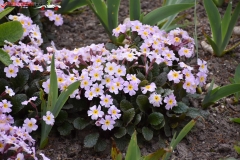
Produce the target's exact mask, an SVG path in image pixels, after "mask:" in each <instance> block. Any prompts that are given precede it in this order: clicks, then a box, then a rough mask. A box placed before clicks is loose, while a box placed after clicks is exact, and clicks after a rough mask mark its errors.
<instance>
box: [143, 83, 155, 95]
mask: <svg viewBox="0 0 240 160" xmlns="http://www.w3.org/2000/svg"><path fill="white" fill-rule="evenodd" d="M155 89H156V84H155V83H154V82H152V83H151V84H149V85H146V86H145V87H141V90H142V93H143V94H146V93H147V91H149V92H153V91H155Z"/></svg>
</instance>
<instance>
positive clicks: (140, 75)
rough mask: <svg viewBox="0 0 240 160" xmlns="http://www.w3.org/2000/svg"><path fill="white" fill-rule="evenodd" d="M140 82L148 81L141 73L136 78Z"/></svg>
mask: <svg viewBox="0 0 240 160" xmlns="http://www.w3.org/2000/svg"><path fill="white" fill-rule="evenodd" d="M136 77H137V78H138V79H139V80H140V81H143V80H146V78H145V76H144V75H143V74H142V73H141V72H139V71H138V72H137V76H136Z"/></svg>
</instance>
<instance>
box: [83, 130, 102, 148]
mask: <svg viewBox="0 0 240 160" xmlns="http://www.w3.org/2000/svg"><path fill="white" fill-rule="evenodd" d="M98 137H99V133H91V134H89V135H87V136H86V137H85V138H84V147H87V148H91V147H93V146H94V145H96V144H97V141H98Z"/></svg>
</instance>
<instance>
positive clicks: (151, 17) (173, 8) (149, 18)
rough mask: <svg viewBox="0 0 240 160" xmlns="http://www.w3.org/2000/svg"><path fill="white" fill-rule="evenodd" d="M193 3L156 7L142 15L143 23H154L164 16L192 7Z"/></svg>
mask: <svg viewBox="0 0 240 160" xmlns="http://www.w3.org/2000/svg"><path fill="white" fill-rule="evenodd" d="M193 5H194V4H191V3H190V4H174V5H169V6H163V7H161V8H157V9H155V10H153V11H152V12H150V13H148V14H147V15H146V16H144V17H143V23H144V24H149V25H155V24H157V23H158V22H159V21H161V20H163V19H164V18H167V17H168V16H171V15H173V14H176V13H179V12H181V11H184V10H186V9H188V8H190V7H192V6H193Z"/></svg>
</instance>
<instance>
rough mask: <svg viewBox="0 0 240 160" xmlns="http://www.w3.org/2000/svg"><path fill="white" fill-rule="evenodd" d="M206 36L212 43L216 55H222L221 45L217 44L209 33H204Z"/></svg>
mask: <svg viewBox="0 0 240 160" xmlns="http://www.w3.org/2000/svg"><path fill="white" fill-rule="evenodd" d="M204 36H205V37H206V38H207V41H208V43H209V44H210V45H211V47H212V49H213V52H214V55H216V56H222V54H223V50H221V48H220V46H219V45H217V44H216V43H215V42H214V41H213V40H212V39H211V38H210V37H209V36H208V35H206V34H204Z"/></svg>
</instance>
